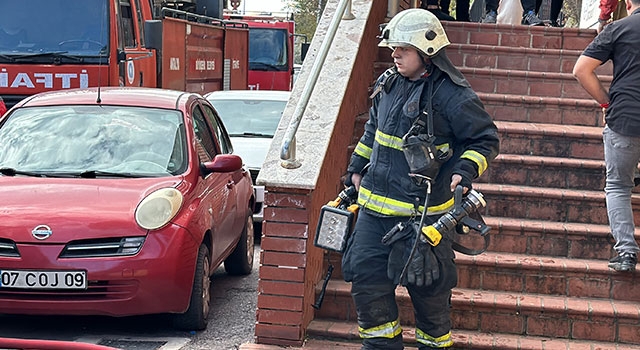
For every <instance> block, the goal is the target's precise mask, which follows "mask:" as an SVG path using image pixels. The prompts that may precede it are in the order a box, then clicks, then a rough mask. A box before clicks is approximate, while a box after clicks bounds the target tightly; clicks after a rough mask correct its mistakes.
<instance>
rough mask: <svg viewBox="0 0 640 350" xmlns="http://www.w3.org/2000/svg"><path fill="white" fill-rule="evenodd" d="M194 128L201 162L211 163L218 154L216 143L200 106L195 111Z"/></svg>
mask: <svg viewBox="0 0 640 350" xmlns="http://www.w3.org/2000/svg"><path fill="white" fill-rule="evenodd" d="M193 128H194V131H195V134H196V141H197V144H196V147H197V148H198V156H199V157H200V162H202V163H204V162H210V161H211V160H212V159H213V157H214V156H215V155H216V154H218V151H217V149H216V141H215V140H214V139H213V134H212V133H211V129H209V125H208V124H207V121H206V120H205V118H204V114H202V111H201V110H200V107H198V106H196V107H195V108H194V109H193Z"/></svg>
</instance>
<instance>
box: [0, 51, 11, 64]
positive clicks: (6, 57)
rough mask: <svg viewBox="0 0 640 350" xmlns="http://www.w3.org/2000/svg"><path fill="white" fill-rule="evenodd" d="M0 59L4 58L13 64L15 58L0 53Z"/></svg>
mask: <svg viewBox="0 0 640 350" xmlns="http://www.w3.org/2000/svg"><path fill="white" fill-rule="evenodd" d="M0 58H2V59H3V60H7V61H9V62H13V61H14V59H13V57H11V56H9V55H5V54H1V53H0Z"/></svg>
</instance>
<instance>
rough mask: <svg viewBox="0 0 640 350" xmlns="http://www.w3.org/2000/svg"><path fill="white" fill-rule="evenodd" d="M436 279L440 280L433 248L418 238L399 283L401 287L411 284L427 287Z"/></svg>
mask: <svg viewBox="0 0 640 350" xmlns="http://www.w3.org/2000/svg"><path fill="white" fill-rule="evenodd" d="M420 235H422V233H421V234H420ZM438 278H440V268H439V267H438V259H437V258H436V255H435V254H434V253H433V246H432V245H431V244H429V243H427V241H426V240H425V239H422V237H420V238H419V239H418V243H417V246H416V249H415V251H414V253H413V256H412V257H411V259H410V260H409V262H408V264H407V269H406V271H405V274H404V276H402V280H401V281H400V283H401V284H402V285H403V286H406V285H408V284H413V285H416V286H418V287H427V286H430V285H431V284H432V283H433V282H434V281H436V280H438Z"/></svg>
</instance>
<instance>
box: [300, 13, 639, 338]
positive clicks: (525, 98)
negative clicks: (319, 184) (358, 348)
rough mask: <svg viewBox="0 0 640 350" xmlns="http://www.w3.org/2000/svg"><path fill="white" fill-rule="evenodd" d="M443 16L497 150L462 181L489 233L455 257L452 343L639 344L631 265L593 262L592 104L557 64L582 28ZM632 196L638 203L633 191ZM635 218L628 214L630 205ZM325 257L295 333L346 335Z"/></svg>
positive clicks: (595, 158)
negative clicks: (313, 299) (312, 304)
mask: <svg viewBox="0 0 640 350" xmlns="http://www.w3.org/2000/svg"><path fill="white" fill-rule="evenodd" d="M444 24H445V29H446V31H447V34H448V36H449V39H450V41H451V42H452V44H451V46H450V47H449V48H448V49H447V54H448V56H449V58H450V59H451V60H452V62H453V63H454V64H455V65H456V66H457V67H459V68H460V69H461V71H462V72H463V73H464V74H465V76H466V77H467V78H468V80H469V81H470V82H471V85H472V86H473V88H474V90H475V91H476V92H478V95H479V96H480V98H481V99H482V101H483V103H484V104H485V107H486V109H487V110H488V111H489V113H490V114H491V115H492V116H493V117H494V120H495V121H496V124H497V125H498V128H499V132H500V136H501V154H500V155H499V156H498V158H497V159H496V160H495V161H494V162H493V164H492V166H491V167H490V169H489V170H488V171H487V173H485V174H484V175H483V176H482V177H481V179H479V181H478V182H477V183H476V184H475V185H474V186H475V188H476V189H477V190H479V191H480V192H482V193H483V194H484V195H485V198H486V200H487V207H486V208H485V210H484V215H485V219H486V221H487V223H488V224H489V225H490V226H491V227H492V231H491V245H490V246H489V249H488V251H487V252H485V253H484V254H482V255H479V256H465V255H462V254H457V257H456V262H457V264H458V270H459V281H458V287H457V288H456V289H454V291H453V298H452V317H453V323H454V330H453V334H454V340H455V342H456V345H455V349H501V350H502V349H504V350H511V349H640V346H638V345H635V344H640V280H639V279H638V278H637V276H640V274H639V273H637V272H636V273H629V274H620V273H614V272H612V271H610V270H609V269H608V268H607V260H608V259H609V258H610V257H612V256H613V254H614V252H613V250H612V248H611V247H612V239H611V237H610V233H609V229H608V226H607V222H608V219H607V214H606V208H605V198H604V192H603V190H602V189H603V187H604V161H603V149H602V138H601V132H602V120H601V118H602V116H601V112H600V111H599V107H598V105H597V103H596V102H594V101H593V100H592V99H591V98H590V97H589V96H588V95H587V94H586V93H585V92H584V91H583V90H582V88H581V87H580V86H579V85H578V83H577V82H576V81H575V79H574V78H573V76H572V75H571V70H572V68H573V64H574V62H575V60H576V59H577V57H578V56H579V55H580V53H581V52H582V50H583V49H584V48H585V47H586V46H587V44H588V43H589V42H590V41H591V40H592V39H593V37H594V36H595V31H593V30H578V29H572V28H566V29H560V28H545V27H531V28H530V27H525V26H504V25H489V24H478V23H457V22H446V23H444ZM388 56H389V51H388V50H381V51H380V53H379V62H377V63H376V71H378V72H381V71H383V70H384V69H385V68H386V67H388V66H389V65H390V64H391V63H390V60H389V57H388ZM611 71H612V68H611V65H610V63H607V64H605V65H603V66H602V67H600V68H598V73H599V74H600V75H601V76H603V75H604V78H603V81H604V82H605V84H606V85H608V84H609V83H610V82H611ZM366 117H367V116H366V115H362V116H360V117H359V119H360V120H359V121H358V123H357V125H358V126H357V127H356V131H355V134H356V135H357V136H359V135H360V134H361V132H362V127H361V125H362V123H363V122H364V120H366ZM633 206H634V208H638V209H640V196H638V195H634V198H633ZM635 216H636V217H635V219H636V221H638V222H640V210H637V211H636V215H635ZM639 233H640V231H638V232H637V233H636V235H638V234H639ZM467 243H469V244H473V243H477V242H473V238H468V239H467ZM329 259H330V262H331V264H332V265H334V267H335V268H336V270H335V271H334V273H333V277H332V279H331V281H330V282H329V284H328V288H327V292H326V296H325V299H324V303H323V305H322V308H321V309H320V310H318V311H316V314H315V318H314V320H313V321H312V322H311V324H310V325H309V328H308V329H307V335H308V337H309V338H311V339H316V340H317V339H331V340H332V341H342V342H344V344H345V347H348V346H354V345H353V344H354V343H357V342H358V341H359V339H358V335H357V323H356V314H355V311H354V305H353V302H352V300H351V296H350V294H349V291H350V285H349V284H347V283H345V282H344V281H343V280H342V275H341V272H340V259H341V257H340V256H339V255H337V254H331V255H329ZM320 285H321V283H320V284H319V286H318V291H319V287H320ZM397 295H398V296H397V301H398V304H399V306H400V319H401V323H402V325H403V326H404V329H405V330H404V334H403V336H404V339H405V343H406V344H407V346H408V347H410V348H415V347H416V344H415V337H414V334H413V325H414V318H413V311H412V309H411V304H410V300H409V297H408V294H407V293H406V290H405V289H404V288H398V290H397Z"/></svg>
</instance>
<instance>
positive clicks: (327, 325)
mask: <svg viewBox="0 0 640 350" xmlns="http://www.w3.org/2000/svg"><path fill="white" fill-rule="evenodd" d="M307 334H308V335H309V336H310V338H309V339H308V340H307V343H306V344H305V345H304V346H302V347H301V348H292V350H293V349H308V350H324V349H348V350H356V349H360V347H361V342H360V338H359V337H358V326H357V324H356V323H355V322H345V321H338V320H329V319H315V320H313V321H312V322H311V323H310V324H309V328H307ZM451 337H452V339H453V342H454V344H453V347H450V348H448V349H451V350H462V349H465V350H466V349H473V350H541V349H563V350H586V349H594V350H595V349H601V350H603V349H617V350H640V346H635V345H631V344H615V343H608V342H593V341H577V340H569V339H561V338H551V337H540V336H527V335H512V334H501V333H493V334H487V333H480V332H474V331H469V330H463V329H454V330H453V331H452V334H451ZM402 338H403V340H404V343H405V349H415V346H416V345H417V343H416V340H415V332H414V330H413V327H406V326H405V327H403V331H402ZM328 339H332V340H328ZM240 349H241V350H276V349H281V348H280V347H268V348H267V347H260V346H259V345H254V344H244V345H242V346H241V347H240Z"/></svg>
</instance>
